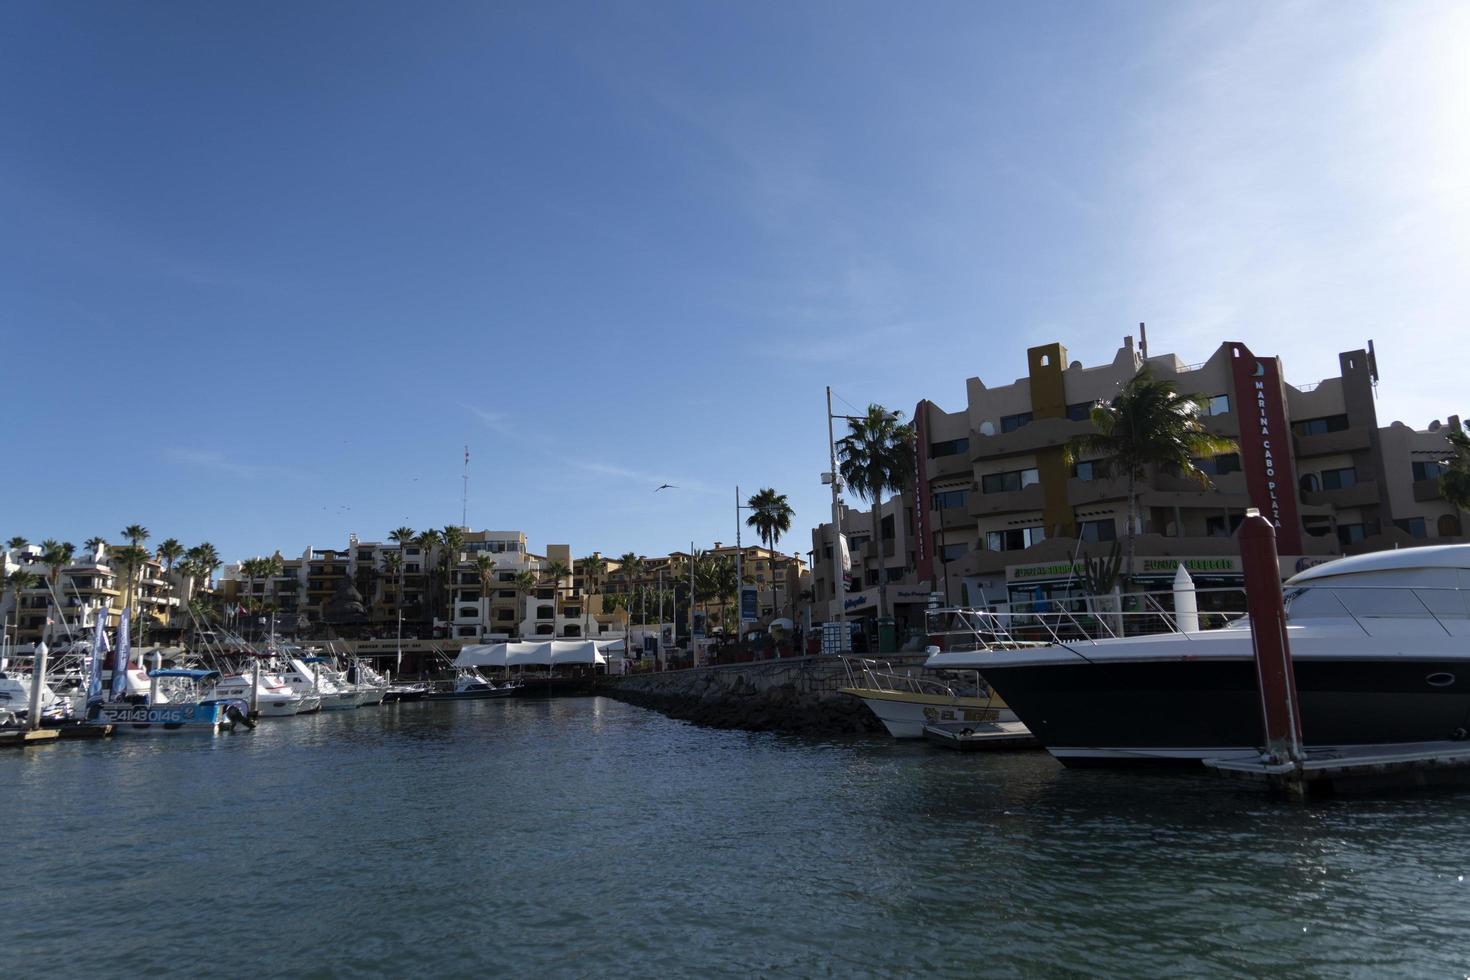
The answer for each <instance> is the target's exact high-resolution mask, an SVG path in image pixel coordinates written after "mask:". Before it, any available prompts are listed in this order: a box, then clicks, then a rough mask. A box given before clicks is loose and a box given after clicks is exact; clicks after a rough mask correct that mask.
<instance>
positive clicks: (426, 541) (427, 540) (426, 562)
mask: <svg viewBox="0 0 1470 980" xmlns="http://www.w3.org/2000/svg"><path fill="white" fill-rule="evenodd" d="M439 542H440V539H439V532H438V531H435V530H432V529H431V530H428V531H420V532H419V533H418V535H417V536H415V537H414V539H413V543H414V544H416V545H418V546H419V549H420V550H421V551H423V560H422V561H421V562H420V564H419V567H420V568H421V569H422V570H423V577H424V581H423V587H424V592H423V598H422V599H421V600H420V602H421V603H422V604H423V614H424V617H425V618H426V619H427V621H428V627H429V635H430V637H432V636H433V633H434V604H433V603H432V602H431V601H430V599H429V593H430V591H431V589H432V581H433V577H434V576H433V568H434V566H433V558H434V548H435V547H436V546H437V545H438V544H439Z"/></svg>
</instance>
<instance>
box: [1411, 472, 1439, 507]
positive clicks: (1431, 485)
mask: <svg viewBox="0 0 1470 980" xmlns="http://www.w3.org/2000/svg"><path fill="white" fill-rule="evenodd" d="M1443 499H1444V494H1442V493H1440V491H1439V477H1437V476H1436V477H1434V478H1432V479H1429V480H1415V481H1414V503H1416V504H1428V503H1433V502H1434V501H1436V500H1443Z"/></svg>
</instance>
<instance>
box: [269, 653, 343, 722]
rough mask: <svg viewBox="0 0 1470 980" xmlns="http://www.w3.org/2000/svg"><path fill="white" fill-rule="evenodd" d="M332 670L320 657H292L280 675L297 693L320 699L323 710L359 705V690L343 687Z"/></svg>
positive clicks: (341, 709)
mask: <svg viewBox="0 0 1470 980" xmlns="http://www.w3.org/2000/svg"><path fill="white" fill-rule="evenodd" d="M335 675H336V671H334V670H332V669H331V668H330V667H329V666H328V665H327V663H326V662H324V661H323V660H322V659H321V658H320V657H292V658H290V659H289V660H287V661H286V666H285V667H284V668H282V670H281V672H280V675H279V676H280V677H281V679H282V680H283V681H285V682H286V685H287V686H288V687H290V688H291V690H293V691H295V692H296V693H297V694H310V695H314V696H316V697H317V698H318V699H320V708H321V710H323V711H343V710H346V709H347V708H355V707H357V703H358V702H357V692H356V691H354V690H352V689H351V688H346V687H341V686H339V685H338V684H337V682H336V681H335V680H334V679H333V678H334V676H335Z"/></svg>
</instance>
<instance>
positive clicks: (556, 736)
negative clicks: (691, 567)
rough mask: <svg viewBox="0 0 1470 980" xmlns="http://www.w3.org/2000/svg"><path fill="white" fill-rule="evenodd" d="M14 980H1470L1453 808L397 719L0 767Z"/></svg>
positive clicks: (299, 726)
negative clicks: (403, 979)
mask: <svg viewBox="0 0 1470 980" xmlns="http://www.w3.org/2000/svg"><path fill="white" fill-rule="evenodd" d="M0 807H3V810H0V813H3V827H4V829H5V835H4V837H5V842H6V844H5V854H6V861H5V866H6V872H7V877H8V880H7V882H6V887H5V888H4V889H3V891H0V949H3V957H4V968H3V971H0V972H3V973H4V974H5V975H6V976H14V977H55V976H91V977H110V976H124V975H127V976H140V975H151V976H160V977H184V976H197V975H200V974H202V973H209V972H216V971H223V972H224V974H225V975H229V976H286V975H291V976H309V977H354V976H374V975H380V974H385V973H393V974H407V973H414V974H419V975H425V976H439V977H449V976H466V977H468V976H487V975H514V976H531V975H556V976H650V975H709V976H713V975H722V976H742V975H763V976H849V975H858V976H905V975H920V974H922V975H933V976H974V975H980V974H984V975H987V976H991V975H993V976H1006V975H1014V976H1032V975H1057V974H1066V973H1074V972H1081V973H1106V974H1119V973H1126V974H1129V975H1153V976H1178V975H1190V974H1203V973H1210V974H1221V973H1225V974H1261V973H1266V972H1268V971H1269V972H1271V973H1272V974H1274V975H1278V976H1293V975H1299V976H1308V975H1327V974H1330V975H1338V976H1342V975H1349V976H1351V975H1358V976H1382V975H1386V974H1387V975H1394V974H1397V975H1435V976H1448V975H1459V976H1463V975H1465V974H1466V973H1467V970H1470V882H1467V881H1466V879H1465V876H1466V874H1467V873H1470V799H1467V797H1466V796H1465V795H1463V794H1461V795H1458V796H1457V795H1434V796H1420V797H1413V798H1406V799H1399V800H1382V801H1370V802H1363V801H1355V802H1350V803H1330V804H1324V805H1319V806H1314V807H1310V808H1301V807H1289V806H1284V805H1280V804H1275V803H1271V802H1269V801H1267V800H1265V799H1263V798H1261V797H1259V796H1257V795H1255V794H1254V793H1252V792H1251V791H1249V790H1245V789H1242V788H1238V787H1235V786H1233V785H1230V784H1226V783H1222V782H1217V781H1215V780H1212V779H1210V778H1207V777H1203V776H1199V777H1195V776H1174V775H1136V774H1119V773H1114V772H1085V771H1073V770H1064V769H1062V768H1060V767H1059V766H1057V765H1056V763H1054V762H1053V761H1052V760H1051V758H1050V757H1049V756H1047V755H1045V754H1044V753H1024V754H1014V755H992V756H973V755H963V756H962V755H955V754H948V753H944V752H940V751H937V750H932V749H930V748H928V747H926V746H925V745H923V744H910V743H900V742H895V741H891V740H884V739H853V740H838V741H812V740H802V739H795V738H789V737H782V736H775V735H753V734H747V733H741V732H728V731H713V730H708V729H701V728H696V727H692V726H690V725H687V724H684V723H682V722H675V721H671V720H668V719H666V718H663V717H662V716H660V715H657V714H654V713H652V712H649V711H646V710H643V709H640V708H635V707H631V706H628V705H624V704H620V703H618V702H614V701H611V700H607V699H603V698H582V699H563V700H557V701H519V700H513V701H498V702H497V701H490V702H458V703H437V704H404V705H398V706H396V707H395V706H390V707H384V708H382V709H380V710H378V709H364V710H360V711H355V712H336V713H323V714H318V715H312V716H303V717H298V718H291V719H284V720H279V721H268V722H264V723H262V724H261V726H260V728H259V729H258V730H256V731H254V732H249V733H241V734H236V735H225V736H220V737H215V738H210V737H207V736H205V737H187V736H181V737H177V738H136V739H125V738H115V739H112V740H110V741H103V742H68V743H60V744H55V745H49V746H45V747H39V748H35V749H31V750H26V751H24V752H12V753H7V754H5V755H4V756H0Z"/></svg>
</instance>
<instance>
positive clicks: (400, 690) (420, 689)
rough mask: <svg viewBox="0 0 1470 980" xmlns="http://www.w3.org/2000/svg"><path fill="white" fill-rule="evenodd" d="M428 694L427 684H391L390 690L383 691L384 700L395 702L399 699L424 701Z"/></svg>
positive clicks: (387, 702)
mask: <svg viewBox="0 0 1470 980" xmlns="http://www.w3.org/2000/svg"><path fill="white" fill-rule="evenodd" d="M428 694H429V685H427V684H390V685H388V690H387V691H385V692H383V702H384V703H385V704H393V703H395V702H398V701H422V700H423V699H424V698H425V697H427V696H428Z"/></svg>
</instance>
